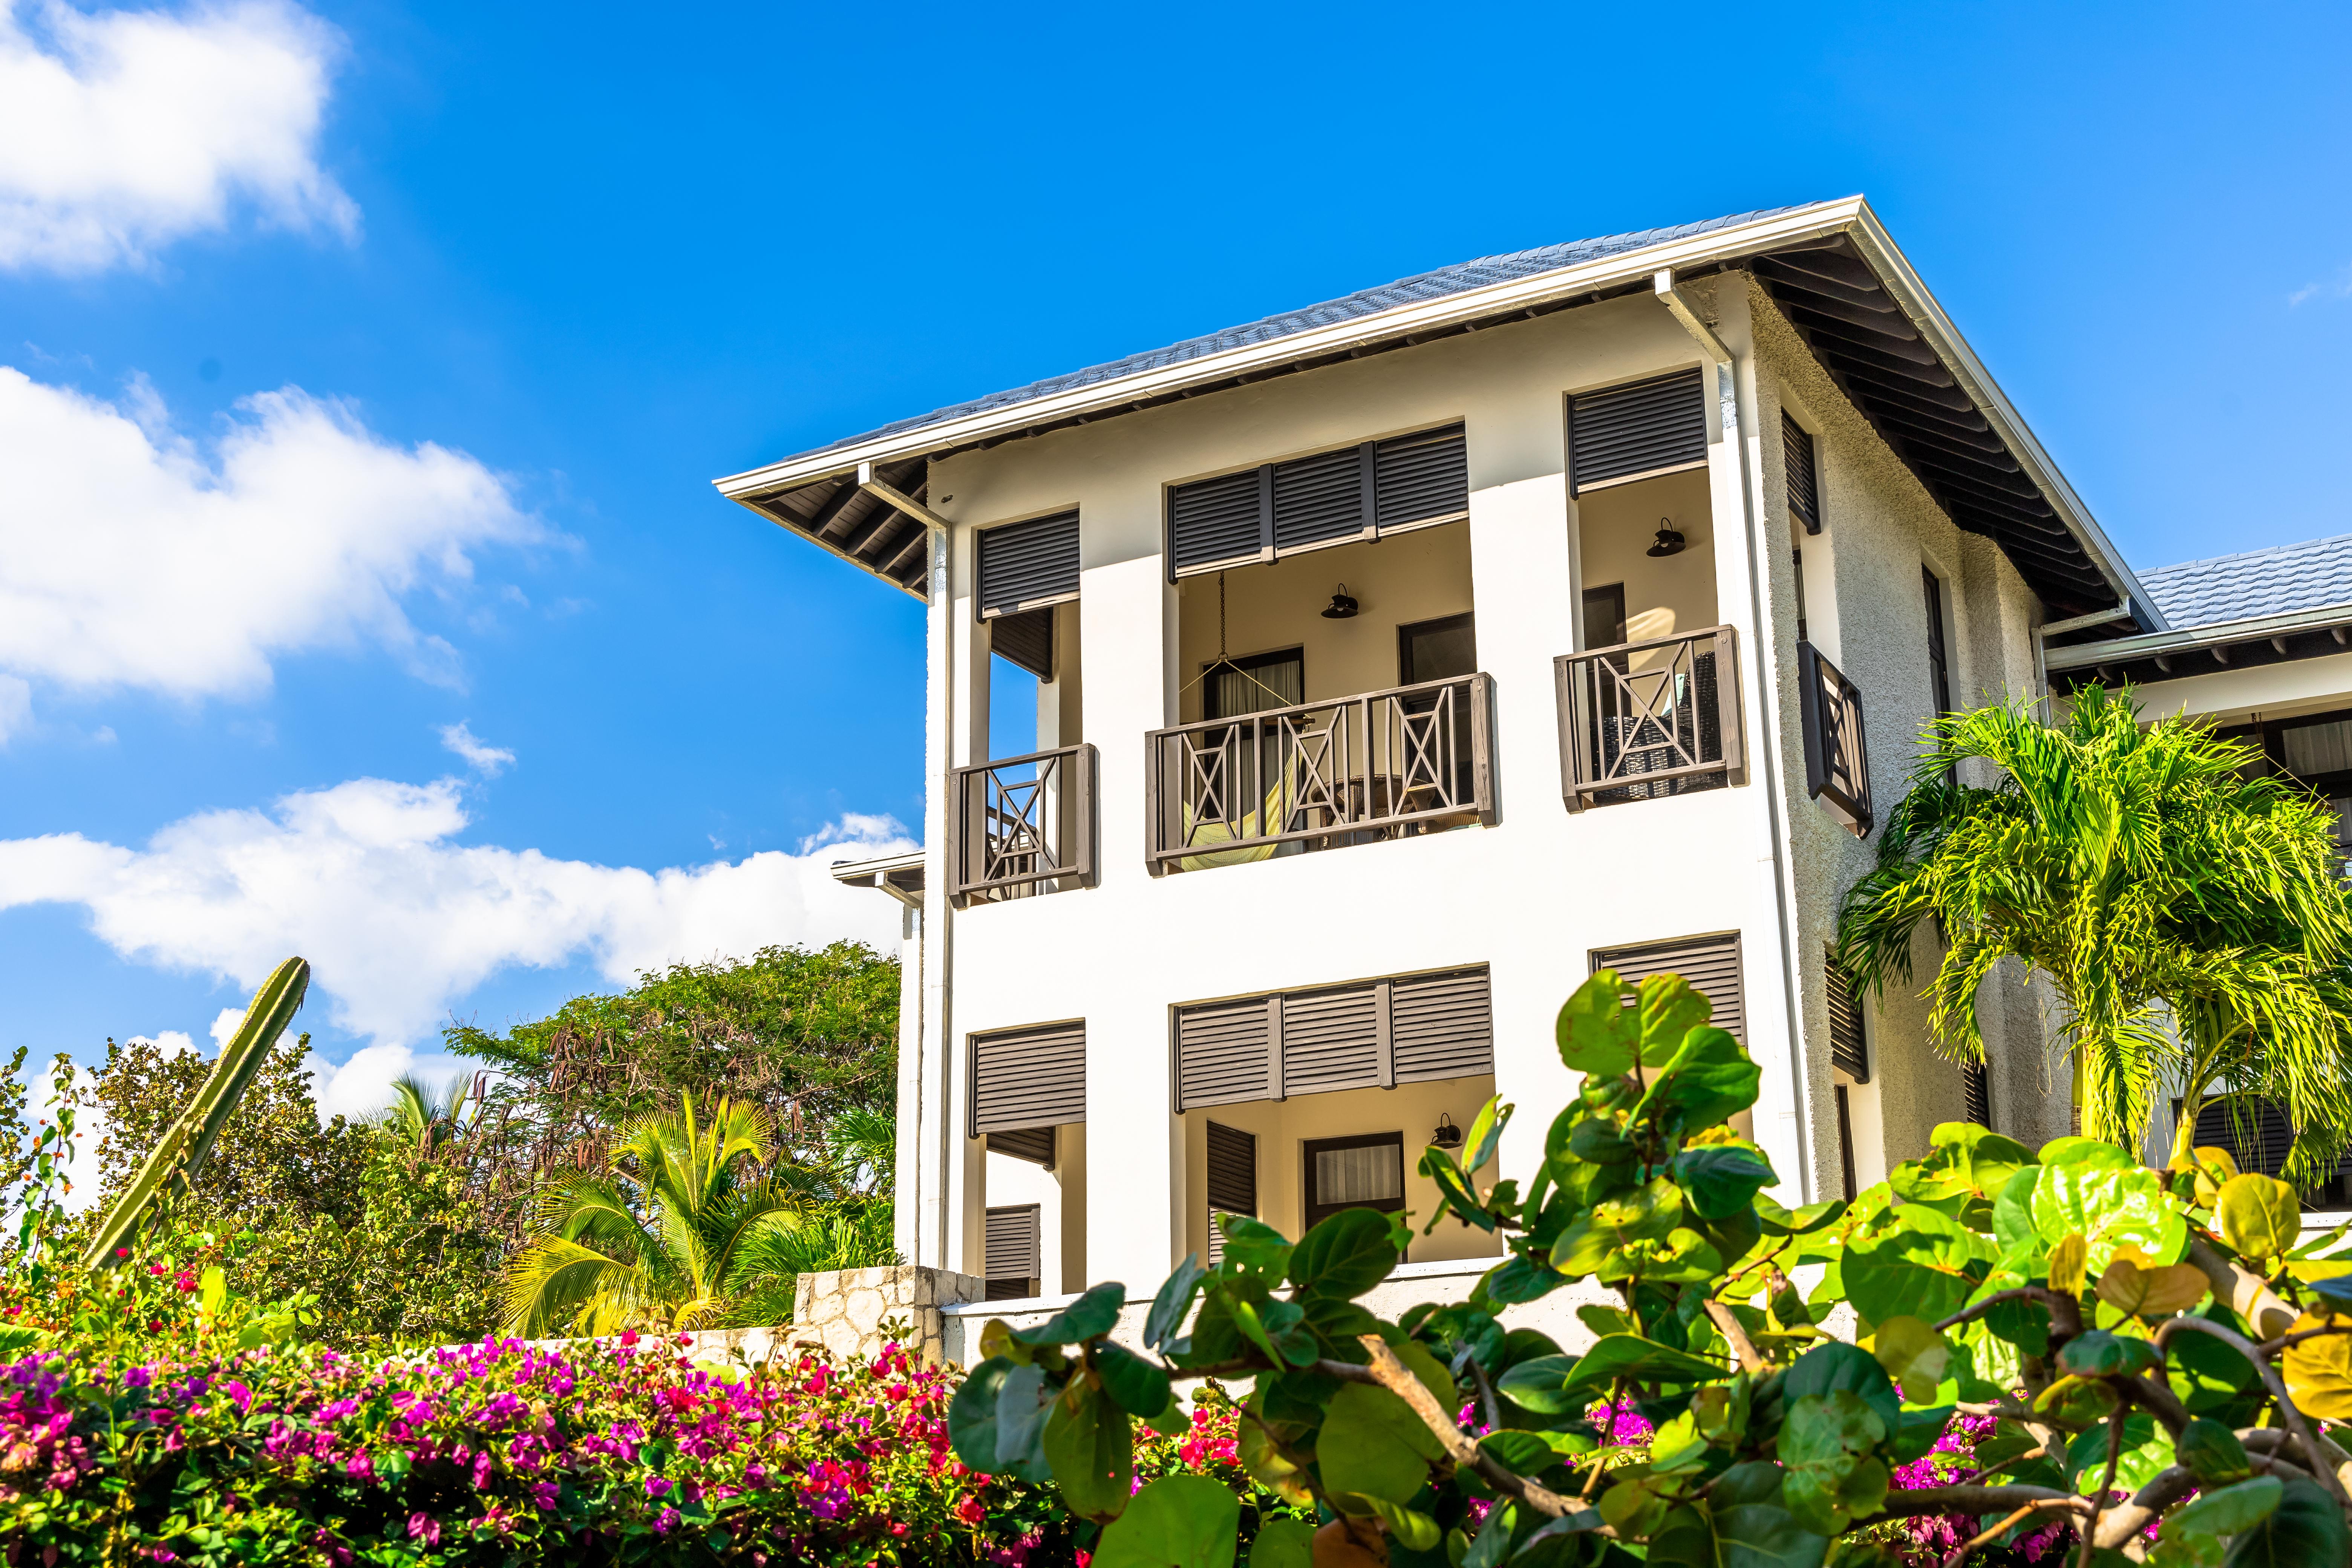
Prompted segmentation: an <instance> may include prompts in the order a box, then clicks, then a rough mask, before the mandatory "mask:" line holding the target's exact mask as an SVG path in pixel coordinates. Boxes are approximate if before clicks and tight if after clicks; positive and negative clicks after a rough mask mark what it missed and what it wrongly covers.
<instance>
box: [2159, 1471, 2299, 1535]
mask: <svg viewBox="0 0 2352 1568" xmlns="http://www.w3.org/2000/svg"><path fill="white" fill-rule="evenodd" d="M2285 1495H2286V1488H2285V1487H2284V1486H2283V1485H2282V1484H2280V1481H2279V1479H2278V1478H2277V1477H2276V1476H2256V1477H2255V1478H2254V1479H2252V1480H2250V1481H2240V1482H2239V1483H2238V1484H2237V1485H2236V1486H2233V1487H2223V1488H2221V1489H2220V1490H2218V1491H2210V1492H2207V1493H2205V1494H2204V1495H2203V1496H2202V1497H2200V1498H2198V1499H2196V1500H2194V1501H2192V1502H2190V1503H2189V1504H2188V1505H2187V1506H2185V1507H2183V1508H2182V1509H2181V1510H2180V1511H2179V1512H2178V1513H2176V1514H2174V1515H2172V1517H2170V1518H2169V1519H2168V1520H2166V1521H2164V1532H2165V1533H2166V1534H2167V1535H2170V1534H2172V1533H2173V1532H2174V1531H2179V1533H2180V1534H2183V1535H2242V1534H2243V1533H2245V1532H2246V1531H2249V1530H2252V1529H2253V1527H2254V1526H2256V1525H2257V1524H2260V1523H2261V1522H2262V1521H2264V1520H2266V1519H2268V1518H2269V1517H2270V1516H2271V1515H2272V1514H2273V1513H2275V1512H2277V1511H2278V1505H2279V1502H2280V1500H2281V1499H2283V1498H2284V1496H2285Z"/></svg>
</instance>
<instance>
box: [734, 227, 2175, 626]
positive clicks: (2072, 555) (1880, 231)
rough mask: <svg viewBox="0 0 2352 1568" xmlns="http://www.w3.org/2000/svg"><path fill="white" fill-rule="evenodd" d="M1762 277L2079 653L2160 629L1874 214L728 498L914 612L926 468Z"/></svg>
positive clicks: (1381, 324) (1005, 396)
mask: <svg viewBox="0 0 2352 1568" xmlns="http://www.w3.org/2000/svg"><path fill="white" fill-rule="evenodd" d="M1660 269H1667V270H1671V271H1672V272H1673V273H1674V274H1675V276H1677V277H1694V276H1701V275H1704V274H1706V273H1709V272H1720V271H1724V270H1727V269H1740V270H1746V271H1750V272H1752V273H1753V274H1754V275H1755V276H1756V277H1757V278H1758V279H1759V281H1760V282H1761V283H1762V284H1763V286H1764V287H1765V288H1766V289H1768V290H1769V292H1770V293H1771V294H1772V296H1773V298H1774V300H1776V301H1777V302H1778V303H1779V304H1780V309H1781V310H1782V312H1783V313H1784V314H1785V315H1786V316H1787V317H1788V318H1789V320H1790V321H1791V323H1792V324H1794V325H1795V327H1796V328H1797V331H1798V332H1799V334H1800V335H1801V337H1802V338H1803V339H1804V341H1805V342H1806V343H1807V344H1808V345H1809V346H1810V347H1811V350H1812V352H1813V354H1814V356H1815V357H1816V358H1817V359H1818V360H1819V361H1820V362H1821V363H1822V367H1823V368H1824V369H1825V370H1826V371H1827V372H1828V373H1829V374H1830V375H1831V376H1832V378H1833V379H1835V380H1836V381H1837V383H1838V384H1839V385H1840V386H1841V388H1843V391H1844V392H1845V394H1846V395H1847V396H1848V397H1849V398H1851V399H1852V400H1853V404H1854V405H1855V406H1856V407H1857V408H1858V409H1860V410H1861V411H1862V413H1863V414H1864V416H1866V417H1867V418H1869V420H1870V421H1871V423H1872V424H1873V426H1874V427H1875V428H1876V429H1877V430H1878V432H1879V434H1880V435H1881V436H1882V437H1885V440H1886V441H1887V443H1888V445H1889V446H1890V447H1893V448H1894V449H1895V453H1896V454H1897V455H1898V456H1899V457H1900V458H1902V459H1903V461H1904V462H1905V464H1906V466H1907V467H1909V468H1910V469H1911V471H1912V472H1913V473H1914V474H1915V475H1916V476H1917V477H1918V479H1919V480H1920V482H1921V483H1922V484H1923V485H1924V486H1926V487H1927V489H1928V491H1929V492H1930V493H1931V494H1932V495H1934V496H1935V498H1936V500H1937V502H1938V503H1939V504H1941V505H1942V506H1943V507H1944V509H1945V510H1946V511H1947V512H1948V514H1949V515H1950V516H1951V518H1952V520H1953V521H1955V522H1957V523H1958V524H1959V526H1961V527H1962V528H1965V529H1968V530H1969V531H1973V532H1977V533H1980V534H1983V535H1985V536H1987V537H1989V538H1990V539H1993V540H1995V541H1996V542H1999V543H2000V546H2001V548H2002V550H2003V551H2004V552H2006V553H2007V554H2008V555H2009V557H2010V559H2011V562H2012V563H2015V565H2016V566H2017V569H2018V571H2019V573H2020V574H2021V575H2022V576H2023V577H2024V578H2025V580H2026V582H2027V583H2028V584H2031V585H2032V588H2033V589H2034V591H2035V592H2036V593H2037V594H2038V595H2040V596H2041V597H2042V601H2043V603H2044V604H2045V605H2048V606H2049V608H2050V611H2051V615H2052V617H2053V619H2060V618H2069V617H2074V616H2083V615H2085V614H2088V613H2095V612H2098V611H2103V610H2107V609H2110V608H2120V609H2122V610H2123V611H2124V612H2125V614H2124V615H2123V616H2118V617H2116V618H2115V619H2114V620H2112V621H2111V622H2109V623H2108V624H2106V625H2104V626H2099V627H2097V628H2095V629H2093V630H2091V631H2089V632H2086V633H2084V634H2083V635H2085V636H2091V637H2112V636H2115V635H2117V634H2119V633H2121V634H2128V633H2131V632H2136V631H2148V630H2153V629H2158V628H2160V627H2161V626H2162V625H2163V624H2164V623H2163V620H2162V617H2161V616H2160V615H2159V614H2158V612H2157V610H2156V609H2155V608H2154V606H2153V604H2152V603H2151V601H2150V600H2149V598H2148V597H2147V593H2146V591H2145V590H2144V589H2142V588H2141V587H2140V585H2139V584H2137V582H2136V581H2135V580H2134V579H2133V577H2132V575H2131V572H2130V569H2129V568H2128V567H2126V565H2125V564H2124V563H2123V560H2122V558H2121V556H2120V555H2119V554H2118V553H2117V552H2116V550H2115V549H2114V547H2113V546H2112V545H2111V544H2110V543H2109V542H2107V540H2106V537H2105V534H2104V533H2102V532H2101V531H2100V530H2099V527H2098V524H2097V523H2096V522H2095V521H2093V520H2092V518H2091V516H2090V514H2089V511H2088V510H2087V509H2086V508H2084V505H2083V504H2082V501H2081V500H2080V499H2079V498H2077V497H2076V496H2075V495H2074V490H2073V489H2072V488H2071V487H2070V486H2068V485H2067V483H2066V481H2065V479H2064V478H2063V476H2062V475H2061V474H2060V473H2059V472H2058V470H2057V468H2056V465H2054V464H2053V463H2052V462H2051V461H2050V458H2049V456H2048V454H2046V453H2045V452H2043V451H2042V447H2041V444H2040V443H2039V442H2038V441H2036V440H2035V439H2034V437H2033V436H2032V432H2030V431H2029V430H2027V429H2026V427H2025V424H2024V421H2023V420H2022V419H2021V418H2020V417H2019V416H2018V415H2017V413H2016V410H2015V409H2013V408H2012V407H2011V406H2010V404H2009V401H2008V399H2007V398H2006V397H2004V396H2003V395H2001V393H2000V388H1999V387H1998V386H1996V385H1995V384H1993V381H1992V378H1991V376H1990V374H1988V373H1987V372H1986V371H1985V369H1984V367H1983V365H1982V364H1981V363H1979V361H1978V360H1977V358H1976V355H1975V354H1974V353H1973V352H1972V351H1970V350H1969V347H1968V345H1967V343H1966V342H1964V341H1963V340H1962V339H1961V337H1960V335H1959V332H1958V329H1957V328H1956V327H1954V326H1953V325H1952V323H1951V321H1950V320H1949V319H1948V317H1946V316H1945V314H1944V313H1943V310H1942V309H1941V308H1940V307H1939V306H1937V304H1936V302H1935V300H1934V299H1933V297H1932V296H1930V295H1929V294H1928V293H1927V289H1926V286H1925V285H1924V284H1922V283H1921V282H1920V281H1919V279H1918V278H1917V276H1916V274H1915V273H1914V272H1913V271H1912V270H1911V268H1910V266H1909V264H1908V263H1907V262H1906V261H1905V260H1904V258H1903V257H1902V255H1901V253H1900V252H1899V251H1898V250H1896V249H1895V246H1894V242H1893V241H1892V240H1891V239H1890V238H1889V237H1887V235H1886V233H1885V229H1884V228H1883V227H1882V226H1880V225H1879V223H1878V221H1877V218H1876V217H1875V216H1874V215H1873V214H1872V213H1871V211H1870V209H1869V205H1868V204H1867V203H1866V202H1864V200H1863V199H1862V198H1861V197H1859V196H1853V197H1846V198H1843V199H1841V200H1839V201H1834V202H1820V203H1814V204H1811V205H1805V206H1798V207H1778V208H1773V209H1770V210H1769V211H1763V212H1754V213H1743V214H1740V215H1738V216H1731V217H1719V218H1710V219H1707V220H1706V221H1705V222H1702V223H1694V224H1684V225H1680V226H1675V227H1672V228H1657V229H1645V230H1643V231H1641V232H1639V233H1635V234H1622V235H1612V236H1608V237H1603V238H1599V239H1585V240H1576V241H1572V242H1570V243H1568V244H1565V245H1556V246H1546V247H1540V248H1538V249H1535V250H1527V251H1519V252H1517V253H1514V254H1512V255H1508V256H1495V257H1486V258H1480V259H1478V260H1475V261H1468V262H1464V263H1462V264H1461V265H1459V266H1455V267H1448V268H1440V269H1438V270H1437V271H1434V272H1425V273H1422V274H1419V275H1418V276H1415V277H1412V278H1405V279H1398V280H1397V281H1396V282H1393V283H1389V284H1385V285H1383V286H1381V288H1378V289H1365V290H1363V291H1361V292H1360V293H1355V294H1350V295H1348V296H1346V297H1345V298H1342V299H1339V300H1327V301H1325V302H1324V303H1322V304H1319V305H1313V306H1309V307H1308V308H1307V309H1306V310H1293V311H1288V312H1286V313H1284V314H1282V315H1278V316H1269V317H1266V318H1265V320H1263V321H1253V322H1251V323H1249V324H1248V325H1246V326H1240V327H1233V328H1228V329H1227V330H1225V331H1219V332H1213V333H1209V334H1207V335H1205V336H1202V337H1198V338H1192V339H1187V340H1186V341H1185V342H1180V343H1175V344H1171V345H1170V346H1169V347H1167V348H1162V349H1155V350H1152V351H1151V352H1150V353H1140V354H1134V355H1130V356H1129V357H1128V358H1125V359H1121V360H1115V361H1112V362H1110V363H1106V364H1099V365H1094V366H1090V367H1088V368H1087V369H1085V370H1080V371H1075V372H1072V373H1070V374H1066V375H1060V376H1055V377H1051V378H1048V379H1047V380H1044V381H1039V382H1033V383H1031V384H1029V385H1027V386H1023V387H1015V388H1013V389H1012V390H1010V391H1006V392H1000V393H996V394H993V395H990V396H987V397H982V398H976V399H973V400H972V401H971V402H968V403H961V404H956V405H951V406H950V407H946V408H940V409H935V410H933V411H932V412H931V413H929V414H925V415H921V416H917V417H914V418H911V419H904V420H899V421H898V422H897V423H895V424H891V425H886V426H882V427H881V428H880V429H878V430H872V431H868V432H866V434H864V435H861V436H852V437H845V438H844V439H842V440H839V441H835V442H833V443H831V444H829V445H827V446H824V447H817V448H814V450H812V451H808V452H803V453H800V454H798V455H796V456H794V457H791V458H784V459H782V461H779V462H776V463H772V464H769V465H767V466H766V467H763V468H756V469H753V470H751V471H750V472H748V473H743V474H738V475H735V476H732V477H731V478H729V479H719V480H718V481H716V482H717V484H718V487H719V491H720V493H721V494H723V495H726V496H728V497H729V498H730V499H731V500H736V501H739V502H740V503H741V504H743V505H744V506H747V507H749V508H751V510H755V511H758V512H760V513H761V515H763V516H765V517H767V518H769V519H770V520H771V521H775V522H777V523H780V524H782V526H784V527H786V528H788V529H791V530H792V531H794V532H796V533H798V534H800V535H802V536H803V538H806V539H808V540H810V541H811V542H814V543H816V544H817V545H819V546H821V547H822V548H824V549H825V550H827V551H830V552H833V553H835V554H836V555H840V556H842V557H844V558H845V559H847V560H848V561H850V562H851V563H854V564H856V565H857V566H859V567H861V568H863V569H864V570H866V571H868V572H871V573H873V574H875V575H877V576H879V577H881V578H883V579H884V580H885V581H886V582H889V583H892V584H896V585H897V586H898V587H900V588H902V589H904V590H906V591H907V592H908V593H909V594H912V595H915V596H917V597H922V596H923V595H924V593H925V584H926V581H927V575H928V570H929V544H928V532H927V524H928V523H931V522H936V521H940V520H938V519H937V518H936V516H935V514H933V513H932V512H931V511H930V510H929V468H930V463H931V461H932V459H934V458H943V457H947V456H950V455H952V454H954V453H957V452H961V451H968V450H971V449H973V448H976V447H992V446H995V445H997V444H999V443H1001V442H1003V441H1008V440H1015V439H1019V438H1022V437H1029V436H1038V435H1043V434H1045V433H1046V432H1048V431H1051V430H1056V429H1061V428H1065V427H1067V426H1073V425H1083V424H1089V423H1094V422H1097V421H1100V420H1103V419H1108V418H1115V417H1118V416H1121V415H1125V414H1128V413H1131V412H1135V411H1137V410H1139V409H1145V408H1150V407H1156V406H1159V405H1162V404H1166V403H1171V402H1174V401H1176V400H1178V399H1181V398H1189V397H1194V396H1199V395H1202V394H1203V393H1207V392H1214V391H1218V390H1222V389H1223V388H1226V387H1232V386H1239V385H1244V384H1249V383H1252V382H1256V381H1261V380H1265V379H1267V378H1269V377H1272V376H1276V375H1283V374H1293V373H1296V372H1299V371H1306V370H1313V369H1316V368H1318V367H1320V366H1323V365H1329V364H1338V363H1345V362H1346V361H1348V360H1350V359H1358V358H1362V357H1365V356H1367V355H1370V354H1374V353H1389V352H1392V351H1396V350H1400V349H1405V348H1410V347H1412V346H1414V345H1417V344H1419V343H1423V342H1428V341H1430V340H1431V339H1433V338H1440V337H1447V336H1452V335H1454V334H1456V333H1460V332H1467V331H1480V330H1484V329H1487V328H1493V327H1502V326H1507V325H1509V324H1512V323H1514V322H1517V321H1522V320H1525V319H1528V318H1530V317H1534V316H1538V315H1544V314H1548V313H1549V312H1551V311H1554V310H1570V309H1574V308H1577V307H1580V306H1583V305H1587V304H1591V303H1594V302H1597V301H1600V300H1609V299H1614V298H1618V297H1620V296H1622V295H1627V294H1634V293H1643V294H1646V293H1649V292H1650V291H1651V288H1652V283H1651V279H1652V275H1653V273H1654V272H1655V271H1657V270H1660Z"/></svg>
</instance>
